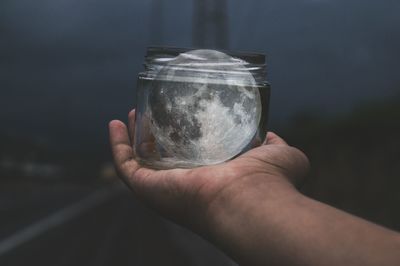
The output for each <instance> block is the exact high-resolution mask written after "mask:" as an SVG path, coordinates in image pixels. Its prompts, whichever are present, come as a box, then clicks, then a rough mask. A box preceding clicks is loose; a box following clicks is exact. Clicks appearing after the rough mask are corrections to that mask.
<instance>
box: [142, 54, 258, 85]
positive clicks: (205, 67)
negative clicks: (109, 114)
mask: <svg viewBox="0 0 400 266" xmlns="http://www.w3.org/2000/svg"><path fill="white" fill-rule="evenodd" d="M144 65H145V69H146V72H145V76H146V77H148V78H151V79H155V80H168V81H184V82H201V83H204V82H207V83H224V84H226V83H234V84H242V85H256V84H259V83H265V75H266V73H265V69H266V66H265V55H263V54H257V53H241V52H226V51H224V52H222V51H218V50H209V49H197V50H196V49H195V50H193V49H188V48H174V47H149V48H148V49H147V54H146V58H145V64H144Z"/></svg>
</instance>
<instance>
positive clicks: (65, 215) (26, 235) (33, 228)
mask: <svg viewBox="0 0 400 266" xmlns="http://www.w3.org/2000/svg"><path fill="white" fill-rule="evenodd" d="M115 192H116V189H103V190H99V191H96V192H93V193H92V194H90V195H89V196H87V197H86V198H84V199H82V200H80V201H78V202H76V203H74V204H72V205H69V206H67V207H65V208H63V209H61V210H59V211H57V212H55V213H53V214H51V215H49V216H47V217H45V218H43V219H41V220H39V221H37V222H35V223H33V224H31V225H29V226H28V227H26V228H24V229H22V230H20V231H18V232H17V233H15V234H13V235H11V236H10V237H7V238H5V239H3V240H0V256H2V255H4V254H6V253H7V252H9V251H11V250H13V249H14V248H17V247H18V246H20V245H22V244H24V243H26V242H29V241H30V240H32V239H34V238H35V237H37V236H39V235H41V234H43V233H44V232H46V231H48V230H50V229H52V228H54V227H57V226H60V225H62V224H64V223H66V222H68V221H70V220H72V219H74V218H75V217H77V216H79V215H80V214H82V213H83V212H85V211H86V210H88V209H90V208H93V207H94V206H96V205H99V204H100V203H103V202H105V201H106V200H108V199H109V198H110V197H111V196H113V195H115V194H116V193H115Z"/></svg>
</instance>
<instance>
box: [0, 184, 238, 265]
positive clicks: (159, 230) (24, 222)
mask: <svg viewBox="0 0 400 266" xmlns="http://www.w3.org/2000/svg"><path fill="white" fill-rule="evenodd" d="M0 265H1V266H3V265H5V266H21V265H31V266H36V265H38V266H39V265H40V266H47V265H49V266H50V265H51V266H61V265H62V266H68V265H74V266H79V265H85V266H91V265H92V266H105V265H113V266H119V265H121V266H122V265H144V266H146V265H163V266H164V265H173V266H180V265H184V266H191V265H194V266H202V265H221V266H225V265H235V264H234V263H232V262H231V261H230V260H229V259H228V258H226V257H225V256H224V255H223V254H222V253H221V252H219V251H218V250H217V249H215V248H214V247H213V246H212V245H210V244H208V243H207V242H205V241H204V240H202V239H201V238H199V237H197V236H196V235H194V234H192V233H190V232H188V231H186V230H184V229H182V228H180V227H178V226H176V225H175V224H173V223H170V222H168V221H166V220H164V219H162V218H160V217H159V216H158V215H156V214H154V213H152V212H151V211H149V210H147V209H146V208H145V207H143V206H142V205H141V204H140V203H139V202H137V201H136V200H135V198H134V197H133V196H132V195H131V193H130V192H129V191H128V190H127V189H125V187H124V186H122V185H121V184H101V185H100V184H72V183H66V182H51V183H49V182H33V181H24V182H21V181H18V182H2V183H0Z"/></svg>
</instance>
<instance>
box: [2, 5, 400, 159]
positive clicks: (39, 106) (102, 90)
mask: <svg viewBox="0 0 400 266" xmlns="http://www.w3.org/2000/svg"><path fill="white" fill-rule="evenodd" d="M160 3H163V1H156V0H153V1H124V0H120V1H114V2H112V3H109V2H107V1H105V0H97V1H78V0H73V1H61V0H56V1H47V0H40V1H35V2H31V1H27V0H16V1H11V0H6V1H2V3H0V9H1V10H2V13H1V22H0V27H1V29H2V30H1V38H0V48H1V50H0V51H1V52H0V53H1V58H2V60H1V61H0V70H1V72H0V73H1V79H0V88H1V96H0V104H1V106H2V110H3V111H2V112H1V113H0V119H1V120H2V121H3V123H2V124H1V126H0V131H1V132H3V133H5V134H7V135H14V136H18V137H19V138H24V139H30V140H32V141H34V142H38V143H44V144H45V145H48V146H50V147H53V148H57V149H62V150H65V151H68V150H71V149H73V150H75V151H77V150H80V149H82V148H83V147H87V149H93V150H96V151H97V152H98V151H102V152H106V148H105V147H104V145H107V144H105V143H106V141H107V123H108V121H109V120H111V119H121V120H126V114H127V113H128V112H129V110H130V109H131V108H133V107H134V105H135V87H136V78H137V74H138V73H139V72H140V71H142V62H143V59H144V53H145V49H146V47H147V46H149V45H165V46H178V47H191V46H193V42H192V37H193V27H195V26H196V25H195V24H194V23H195V22H193V19H192V16H193V2H192V1H182V0H173V1H168V3H163V4H160ZM176 10H180V12H178V13H177V12H176ZM398 10H400V3H399V2H396V1H383V2H378V1H367V2H366V1H363V2H362V1H358V0H357V1H356V0H353V1H344V0H324V1H316V0H297V1H295V0H290V1H283V2H282V1H257V0H251V1H246V2H242V1H238V0H232V1H227V11H226V16H227V18H226V19H227V26H226V31H227V38H228V40H229V41H228V43H227V47H226V48H228V49H230V50H240V51H253V52H261V53H265V54H267V64H268V76H267V80H268V81H269V82H270V83H271V84H272V98H271V102H270V128H272V129H274V128H279V127H283V126H285V125H288V123H289V121H290V119H291V117H293V116H296V114H297V113H299V112H300V113H301V112H314V113H318V114H326V115H328V116H331V115H335V114H341V113H346V112H350V111H351V110H352V109H354V108H356V107H357V106H360V105H362V104H363V103H365V102H368V101H371V100H385V99H390V98H392V97H398V94H399V91H400V90H399V88H400V78H399V77H398V74H397V69H399V67H400V62H399V60H398V58H400V52H399V50H398V47H399V46H400V34H399V32H400V17H399V16H398V15H397V14H398V13H397V11H398ZM153 14H156V15H157V17H152V15H153ZM205 48H212V47H205Z"/></svg>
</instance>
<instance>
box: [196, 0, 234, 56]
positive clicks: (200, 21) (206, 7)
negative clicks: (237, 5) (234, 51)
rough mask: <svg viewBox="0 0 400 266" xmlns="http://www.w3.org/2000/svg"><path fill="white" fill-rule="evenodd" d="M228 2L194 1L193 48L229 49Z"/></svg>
mask: <svg viewBox="0 0 400 266" xmlns="http://www.w3.org/2000/svg"><path fill="white" fill-rule="evenodd" d="M226 1H227V0H194V5H193V7H194V10H193V41H192V42H193V46H195V47H198V48H217V49H228V48H229V44H228V36H229V34H228V18H227V3H226Z"/></svg>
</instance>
